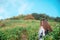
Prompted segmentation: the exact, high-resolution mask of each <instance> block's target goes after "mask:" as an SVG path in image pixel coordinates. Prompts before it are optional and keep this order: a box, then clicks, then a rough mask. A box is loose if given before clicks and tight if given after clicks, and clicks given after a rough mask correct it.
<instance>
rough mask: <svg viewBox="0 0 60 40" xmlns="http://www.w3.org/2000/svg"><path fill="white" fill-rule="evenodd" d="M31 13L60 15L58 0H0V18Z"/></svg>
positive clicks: (59, 1) (59, 2)
mask: <svg viewBox="0 0 60 40" xmlns="http://www.w3.org/2000/svg"><path fill="white" fill-rule="evenodd" d="M31 13H45V14H47V15H49V16H53V17H57V16H59V17H60V0H0V19H5V18H9V17H12V16H17V15H21V14H31Z"/></svg>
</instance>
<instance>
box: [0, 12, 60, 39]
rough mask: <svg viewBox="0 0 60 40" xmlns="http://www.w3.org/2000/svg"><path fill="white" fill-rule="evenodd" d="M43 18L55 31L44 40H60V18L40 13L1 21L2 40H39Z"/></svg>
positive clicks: (0, 37) (0, 36)
mask: <svg viewBox="0 0 60 40" xmlns="http://www.w3.org/2000/svg"><path fill="white" fill-rule="evenodd" d="M41 18H45V19H47V20H48V22H49V24H50V25H51V27H52V29H53V32H51V33H49V34H47V35H46V36H45V37H43V39H44V40H60V31H59V30H60V17H50V16H48V15H46V14H38V13H32V14H29V15H18V16H14V17H12V18H7V19H5V20H0V40H38V31H39V28H40V20H41Z"/></svg>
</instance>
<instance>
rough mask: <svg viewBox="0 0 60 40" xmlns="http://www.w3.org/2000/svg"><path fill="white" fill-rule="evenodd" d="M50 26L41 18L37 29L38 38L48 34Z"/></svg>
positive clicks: (40, 38)
mask: <svg viewBox="0 0 60 40" xmlns="http://www.w3.org/2000/svg"><path fill="white" fill-rule="evenodd" d="M51 31H52V29H51V26H50V25H49V24H48V22H47V21H46V20H45V19H44V18H43V19H42V20H41V23H40V29H39V40H43V38H42V37H43V36H45V35H46V34H48V32H51Z"/></svg>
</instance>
